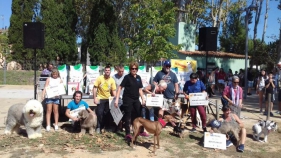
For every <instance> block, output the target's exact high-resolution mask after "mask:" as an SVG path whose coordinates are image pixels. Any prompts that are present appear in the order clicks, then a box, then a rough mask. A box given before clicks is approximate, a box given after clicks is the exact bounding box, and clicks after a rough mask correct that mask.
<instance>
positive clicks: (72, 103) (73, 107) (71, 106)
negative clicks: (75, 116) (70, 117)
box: [67, 100, 89, 111]
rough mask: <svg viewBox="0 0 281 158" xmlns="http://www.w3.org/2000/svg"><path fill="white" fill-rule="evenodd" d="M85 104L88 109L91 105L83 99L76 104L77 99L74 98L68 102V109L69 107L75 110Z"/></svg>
mask: <svg viewBox="0 0 281 158" xmlns="http://www.w3.org/2000/svg"><path fill="white" fill-rule="evenodd" d="M83 106H84V107H85V109H86V110H87V109H88V108H89V105H88V104H87V103H86V102H85V101H83V100H81V101H80V102H79V103H78V104H76V103H75V101H74V100H72V101H71V102H69V103H68V105H67V109H69V110H70V111H71V110H75V109H78V108H80V107H83Z"/></svg>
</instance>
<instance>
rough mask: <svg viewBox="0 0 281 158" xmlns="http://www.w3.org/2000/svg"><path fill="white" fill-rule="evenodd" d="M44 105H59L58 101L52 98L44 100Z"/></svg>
mask: <svg viewBox="0 0 281 158" xmlns="http://www.w3.org/2000/svg"><path fill="white" fill-rule="evenodd" d="M45 103H46V104H57V105H59V104H60V99H58V98H56V99H52V98H46V100H45Z"/></svg>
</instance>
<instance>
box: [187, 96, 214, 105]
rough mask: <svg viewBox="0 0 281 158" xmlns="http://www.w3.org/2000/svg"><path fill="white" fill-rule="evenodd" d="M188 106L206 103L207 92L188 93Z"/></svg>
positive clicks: (207, 102)
mask: <svg viewBox="0 0 281 158" xmlns="http://www.w3.org/2000/svg"><path fill="white" fill-rule="evenodd" d="M189 103H190V106H199V105H208V104H209V101H208V97H207V93H189Z"/></svg>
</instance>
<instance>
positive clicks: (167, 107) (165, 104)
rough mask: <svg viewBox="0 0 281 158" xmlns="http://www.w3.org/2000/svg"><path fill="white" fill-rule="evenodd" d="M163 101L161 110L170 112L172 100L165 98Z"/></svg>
mask: <svg viewBox="0 0 281 158" xmlns="http://www.w3.org/2000/svg"><path fill="white" fill-rule="evenodd" d="M163 101H164V102H163V106H162V110H167V111H171V107H172V103H173V99H166V98H164V100H163Z"/></svg>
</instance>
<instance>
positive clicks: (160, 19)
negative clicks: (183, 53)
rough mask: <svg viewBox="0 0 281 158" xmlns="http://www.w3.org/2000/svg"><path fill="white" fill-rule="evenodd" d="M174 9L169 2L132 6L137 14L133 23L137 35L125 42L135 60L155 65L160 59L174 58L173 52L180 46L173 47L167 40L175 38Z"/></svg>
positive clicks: (152, 0) (147, 0)
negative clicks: (135, 26)
mask: <svg viewBox="0 0 281 158" xmlns="http://www.w3.org/2000/svg"><path fill="white" fill-rule="evenodd" d="M175 9H176V8H174V4H173V3H172V2H171V1H168V0H167V1H166V0H164V1H161V0H143V1H141V2H140V3H138V4H134V5H132V10H133V11H134V12H135V13H136V14H137V17H136V19H134V20H135V22H136V23H137V26H138V27H139V29H138V33H137V34H136V35H135V36H134V37H132V38H128V39H127V40H126V43H127V44H128V46H129V49H130V50H131V51H133V52H134V57H135V59H137V60H143V61H146V62H147V63H155V62H156V61H158V60H159V59H160V58H167V59H170V58H174V57H175V54H174V52H173V51H177V50H179V49H180V46H178V45H173V44H172V43H171V42H169V40H168V39H169V38H171V37H174V36H175V28H174V25H175V22H176V20H175Z"/></svg>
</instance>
